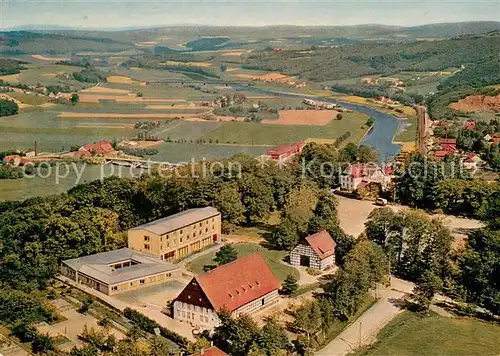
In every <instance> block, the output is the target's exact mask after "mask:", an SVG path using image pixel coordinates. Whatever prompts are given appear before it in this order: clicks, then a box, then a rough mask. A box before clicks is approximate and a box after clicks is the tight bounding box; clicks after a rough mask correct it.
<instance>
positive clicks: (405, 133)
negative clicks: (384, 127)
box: [394, 117, 417, 142]
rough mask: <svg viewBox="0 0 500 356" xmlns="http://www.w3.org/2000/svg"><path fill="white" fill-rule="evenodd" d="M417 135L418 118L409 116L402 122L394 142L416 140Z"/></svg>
mask: <svg viewBox="0 0 500 356" xmlns="http://www.w3.org/2000/svg"><path fill="white" fill-rule="evenodd" d="M416 137H417V118H416V117H409V118H408V120H406V122H405V123H404V124H403V123H402V122H400V128H398V131H397V132H396V134H395V135H394V142H414V141H415V140H416Z"/></svg>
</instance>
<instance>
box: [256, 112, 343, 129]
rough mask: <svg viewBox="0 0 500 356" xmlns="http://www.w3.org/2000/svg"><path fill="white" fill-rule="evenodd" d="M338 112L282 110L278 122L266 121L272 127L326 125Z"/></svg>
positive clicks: (264, 122)
mask: <svg viewBox="0 0 500 356" xmlns="http://www.w3.org/2000/svg"><path fill="white" fill-rule="evenodd" d="M337 114H338V112H337V111H335V110H281V111H280V112H279V118H278V120H264V121H262V123H263V124H272V125H326V124H328V123H329V122H330V121H332V120H333V119H334V118H335V117H336V116H337Z"/></svg>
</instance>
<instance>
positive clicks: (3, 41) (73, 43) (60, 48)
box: [0, 31, 133, 55]
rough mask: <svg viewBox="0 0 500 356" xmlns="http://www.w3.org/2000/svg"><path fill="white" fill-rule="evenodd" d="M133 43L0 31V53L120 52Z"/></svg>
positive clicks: (40, 33) (96, 38)
mask: <svg viewBox="0 0 500 356" xmlns="http://www.w3.org/2000/svg"><path fill="white" fill-rule="evenodd" d="M130 49H133V45H131V44H129V43H124V42H118V41H115V40H111V39H109V38H105V37H79V36H71V35H62V34H56V33H42V32H28V31H10V32H0V54H7V55H13V54H19V55H20V54H37V53H45V54H66V53H77V52H83V51H92V52H121V51H126V50H130Z"/></svg>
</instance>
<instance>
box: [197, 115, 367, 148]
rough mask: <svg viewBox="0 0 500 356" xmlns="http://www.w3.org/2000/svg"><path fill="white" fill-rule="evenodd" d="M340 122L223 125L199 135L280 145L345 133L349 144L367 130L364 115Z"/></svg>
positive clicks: (224, 139) (233, 142)
mask: <svg viewBox="0 0 500 356" xmlns="http://www.w3.org/2000/svg"><path fill="white" fill-rule="evenodd" d="M343 116H344V119H343V120H332V121H330V123H328V124H326V125H322V126H319V125H310V126H306V125H269V124H259V123H252V122H226V123H224V124H222V125H221V126H219V127H218V128H217V129H215V130H213V131H212V132H209V133H208V134H206V135H204V136H203V139H205V140H212V141H218V142H221V143H231V144H247V145H280V144H283V143H293V142H297V141H301V140H305V139H308V138H321V139H336V138H338V137H340V136H341V135H342V134H344V133H345V132H347V131H350V132H351V137H350V138H349V141H353V142H358V141H359V140H360V139H361V137H362V136H363V134H364V133H365V132H366V130H367V129H368V128H367V126H365V124H366V121H367V120H368V116H367V115H364V114H361V113H358V112H353V113H344V114H343Z"/></svg>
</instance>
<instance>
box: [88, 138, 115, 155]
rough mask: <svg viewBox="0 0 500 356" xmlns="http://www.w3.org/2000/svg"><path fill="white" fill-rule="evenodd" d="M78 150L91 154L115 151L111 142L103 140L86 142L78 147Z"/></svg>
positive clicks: (106, 153)
mask: <svg viewBox="0 0 500 356" xmlns="http://www.w3.org/2000/svg"><path fill="white" fill-rule="evenodd" d="M80 150H81V151H87V152H90V153H92V154H93V155H108V154H110V153H115V152H116V151H115V149H114V148H113V145H111V142H109V141H105V140H102V141H99V142H96V143H88V144H86V145H83V146H82V147H80Z"/></svg>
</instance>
